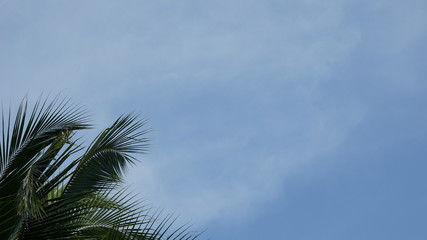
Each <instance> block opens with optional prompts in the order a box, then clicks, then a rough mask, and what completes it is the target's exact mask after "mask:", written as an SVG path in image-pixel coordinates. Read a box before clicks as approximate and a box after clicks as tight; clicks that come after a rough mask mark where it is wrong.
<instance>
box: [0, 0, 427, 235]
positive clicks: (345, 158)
mask: <svg viewBox="0 0 427 240" xmlns="http://www.w3.org/2000/svg"><path fill="white" fill-rule="evenodd" d="M426 11H427V2H426V1H423V0H408V1H393V0H392V1H390V0H389V1H385V0H376V1H367V0H358V1H356V0H347V1H345V0H344V1H342V0H341V1H338V0H326V1H313V0H264V1H254V0H227V1H226V0H214V1H195V0H182V1H170V0H169V1H168V0H156V1H154V0H138V1H137V0H125V1H110V0H102V1H101V0H90V1H87V0H85V1H81V0H75V1H61V0H59V1H58V0H55V1H53V0H50V1H48V0H39V1H28V0H0V98H1V101H2V103H3V104H9V103H12V106H16V105H17V104H18V103H19V101H20V100H21V99H22V98H23V96H24V95H25V94H28V95H29V97H30V99H37V98H38V97H39V96H40V95H41V94H45V95H46V94H48V93H50V94H53V95H55V94H60V95H64V96H69V97H71V98H72V99H75V100H76V101H77V102H78V103H81V105H83V106H85V108H87V109H88V111H89V112H90V113H91V116H92V120H93V122H94V124H96V126H97V129H95V130H94V132H96V131H99V130H101V129H102V128H103V127H106V126H107V125H108V124H110V123H112V122H113V121H114V120H115V118H117V117H118V116H120V115H121V114H123V113H129V112H138V113H141V115H142V116H143V117H145V118H147V119H149V122H148V125H147V128H150V129H151V132H150V133H149V134H148V137H149V138H150V139H151V144H152V145H151V147H150V151H149V153H148V154H146V155H139V156H138V159H140V160H141V163H140V164H138V165H137V166H136V167H134V168H133V169H131V170H130V171H129V172H128V174H127V178H126V179H127V180H126V182H127V184H129V185H131V187H132V188H133V189H135V191H136V192H139V193H140V196H141V198H143V199H144V200H145V201H146V202H147V203H150V204H151V205H152V206H153V207H156V208H161V209H164V212H171V213H174V214H176V215H177V216H179V222H191V223H193V227H192V229H194V230H206V231H205V233H204V234H203V237H204V238H210V239H224V240H228V239H246V240H252V239H254V240H255V239H292V240H305V239H307V240H308V239H317V240H335V239H336V240H338V239H340V240H341V239H348V240H352V239H355V240H356V239H366V240H371V239H372V240H374V239H375V240H378V239H388V240H393V239H396V240H397V239H399V240H401V239H411V240H424V239H427V226H426V225H427V185H426V183H427V174H426V169H427V161H426V160H427V159H426V156H427V146H426V142H427V111H426V110H427V80H426V76H427V45H426V44H425V43H426V42H427V15H426V14H425V13H426ZM89 134H94V133H89Z"/></svg>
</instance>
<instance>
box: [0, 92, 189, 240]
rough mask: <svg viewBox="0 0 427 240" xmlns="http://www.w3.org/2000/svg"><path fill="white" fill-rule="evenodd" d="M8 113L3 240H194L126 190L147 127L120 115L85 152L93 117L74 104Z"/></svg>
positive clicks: (1, 164)
mask: <svg viewBox="0 0 427 240" xmlns="http://www.w3.org/2000/svg"><path fill="white" fill-rule="evenodd" d="M11 117H12V116H11V110H10V109H9V111H8V113H4V112H3V111H2V119H1V144H0V239H195V238H196V237H197V235H196V236H193V235H192V234H190V233H189V232H188V230H187V228H182V227H181V228H178V230H170V228H171V225H172V223H173V222H174V221H173V220H172V219H171V217H170V216H167V217H166V218H165V219H164V220H159V214H157V213H153V214H150V212H149V211H148V210H147V209H145V208H143V207H141V203H140V202H139V201H137V200H135V198H134V197H133V196H131V195H130V194H129V192H128V191H126V190H125V189H123V188H122V187H121V185H120V184H121V183H122V177H123V173H124V171H125V170H126V167H127V166H128V165H130V164H133V163H134V162H135V161H136V159H135V158H134V157H133V154H136V153H143V152H144V151H145V150H146V148H147V139H146V138H145V137H144V134H145V133H146V130H142V127H143V126H144V121H140V120H138V118H137V116H135V115H124V116H121V117H119V118H118V119H117V120H116V121H115V122H114V123H113V124H112V125H111V126H110V127H108V128H106V129H105V130H103V131H102V132H101V133H100V134H99V135H98V136H97V137H96V138H95V140H94V141H93V142H92V144H90V146H89V147H88V148H87V149H85V148H83V147H82V146H80V145H79V144H77V140H75V139H74V136H75V132H76V131H78V130H84V129H88V128H89V127H90V125H89V124H88V119H87V115H86V112H85V111H83V110H82V109H81V108H78V107H76V106H75V105H73V104H70V102H69V100H67V99H64V100H60V99H58V98H56V99H54V100H53V101H52V102H48V101H47V100H44V101H40V100H39V101H37V103H36V104H35V106H34V107H33V108H32V110H28V104H27V101H26V100H24V101H23V102H22V103H21V105H20V106H19V108H18V110H17V112H16V117H15V119H14V120H12V119H11Z"/></svg>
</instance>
